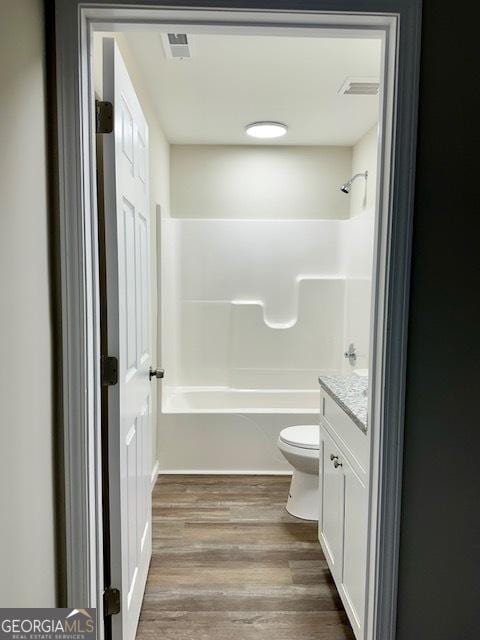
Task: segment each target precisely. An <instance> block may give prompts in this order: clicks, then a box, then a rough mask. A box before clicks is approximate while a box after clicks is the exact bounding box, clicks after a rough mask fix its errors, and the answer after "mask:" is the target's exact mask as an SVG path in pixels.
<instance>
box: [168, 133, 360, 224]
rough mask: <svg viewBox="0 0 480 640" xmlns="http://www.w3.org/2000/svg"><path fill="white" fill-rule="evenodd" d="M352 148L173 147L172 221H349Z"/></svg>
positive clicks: (278, 146) (280, 146) (277, 146)
mask: <svg viewBox="0 0 480 640" xmlns="http://www.w3.org/2000/svg"><path fill="white" fill-rule="evenodd" d="M351 163H352V155H351V149H350V148H349V147H317V146H311V147H308V146H304V147H295V146H282V145H276V146H264V145H261V146H260V145H254V146H252V145H244V146H240V145H237V146H235V145H233V146H229V145H224V146H222V145H172V147H171V193H172V215H174V216H178V217H183V218H243V219H245V218H275V219H278V218H288V219H291V218H317V219H318V218H322V219H326V218H327V219H328V218H333V219H339V218H348V216H349V208H348V200H347V199H346V198H344V197H343V196H342V194H341V193H340V191H338V189H336V188H335V187H336V186H337V185H340V184H342V183H343V182H345V180H346V179H347V178H348V177H349V173H350V169H351Z"/></svg>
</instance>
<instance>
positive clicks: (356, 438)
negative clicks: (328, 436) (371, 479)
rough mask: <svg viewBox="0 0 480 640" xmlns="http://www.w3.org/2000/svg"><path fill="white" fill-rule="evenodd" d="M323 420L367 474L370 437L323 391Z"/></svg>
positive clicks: (362, 471)
mask: <svg viewBox="0 0 480 640" xmlns="http://www.w3.org/2000/svg"><path fill="white" fill-rule="evenodd" d="M321 413H322V420H323V422H324V423H325V426H326V427H327V429H328V430H329V431H330V432H332V435H333V436H334V438H335V440H336V441H337V442H338V444H339V445H340V446H341V447H342V448H343V449H344V450H345V453H346V454H347V455H348V456H349V457H350V458H351V462H352V463H353V464H354V465H356V466H357V467H358V471H359V472H361V473H363V474H366V472H367V469H368V458H369V450H368V438H367V434H365V433H364V432H363V431H362V430H361V429H359V427H358V426H357V425H356V424H355V423H354V422H353V420H352V419H351V418H349V417H348V415H347V414H346V413H345V411H344V410H343V409H341V407H339V405H338V404H337V403H336V402H335V401H334V400H333V399H332V398H331V397H330V396H329V395H328V394H326V393H325V392H323V391H322V402H321Z"/></svg>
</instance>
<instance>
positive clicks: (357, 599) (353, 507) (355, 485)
mask: <svg viewBox="0 0 480 640" xmlns="http://www.w3.org/2000/svg"><path fill="white" fill-rule="evenodd" d="M342 465H343V467H342V468H343V476H344V481H345V492H344V523H343V549H342V553H343V562H342V579H341V584H340V586H339V591H340V595H341V596H342V600H343V602H344V604H345V608H346V609H347V613H348V614H349V618H350V622H351V623H352V627H353V629H354V631H355V636H356V637H357V638H363V630H364V619H365V589H366V571H367V506H368V505H367V501H368V496H367V489H366V486H365V485H364V483H363V482H362V480H361V479H360V478H359V476H358V475H357V474H356V473H355V472H354V471H353V469H352V467H351V466H350V465H349V463H348V462H347V461H346V460H345V458H343V459H342ZM337 586H338V585H337Z"/></svg>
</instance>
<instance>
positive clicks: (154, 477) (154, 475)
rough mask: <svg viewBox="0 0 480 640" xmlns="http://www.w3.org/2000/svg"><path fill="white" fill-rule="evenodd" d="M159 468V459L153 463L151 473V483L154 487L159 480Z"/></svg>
mask: <svg viewBox="0 0 480 640" xmlns="http://www.w3.org/2000/svg"><path fill="white" fill-rule="evenodd" d="M159 470H160V463H159V462H158V460H157V461H156V462H155V464H154V465H153V469H152V473H151V475H150V483H151V487H152V489H153V487H154V486H155V483H156V481H157V478H158V472H159Z"/></svg>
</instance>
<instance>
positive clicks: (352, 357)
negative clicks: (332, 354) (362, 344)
mask: <svg viewBox="0 0 480 640" xmlns="http://www.w3.org/2000/svg"><path fill="white" fill-rule="evenodd" d="M343 356H344V357H345V358H348V361H349V363H350V364H351V365H352V367H353V366H354V364H355V362H356V361H357V351H356V349H355V345H354V344H353V342H351V343H350V344H349V345H348V351H345V353H344V354H343Z"/></svg>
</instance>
